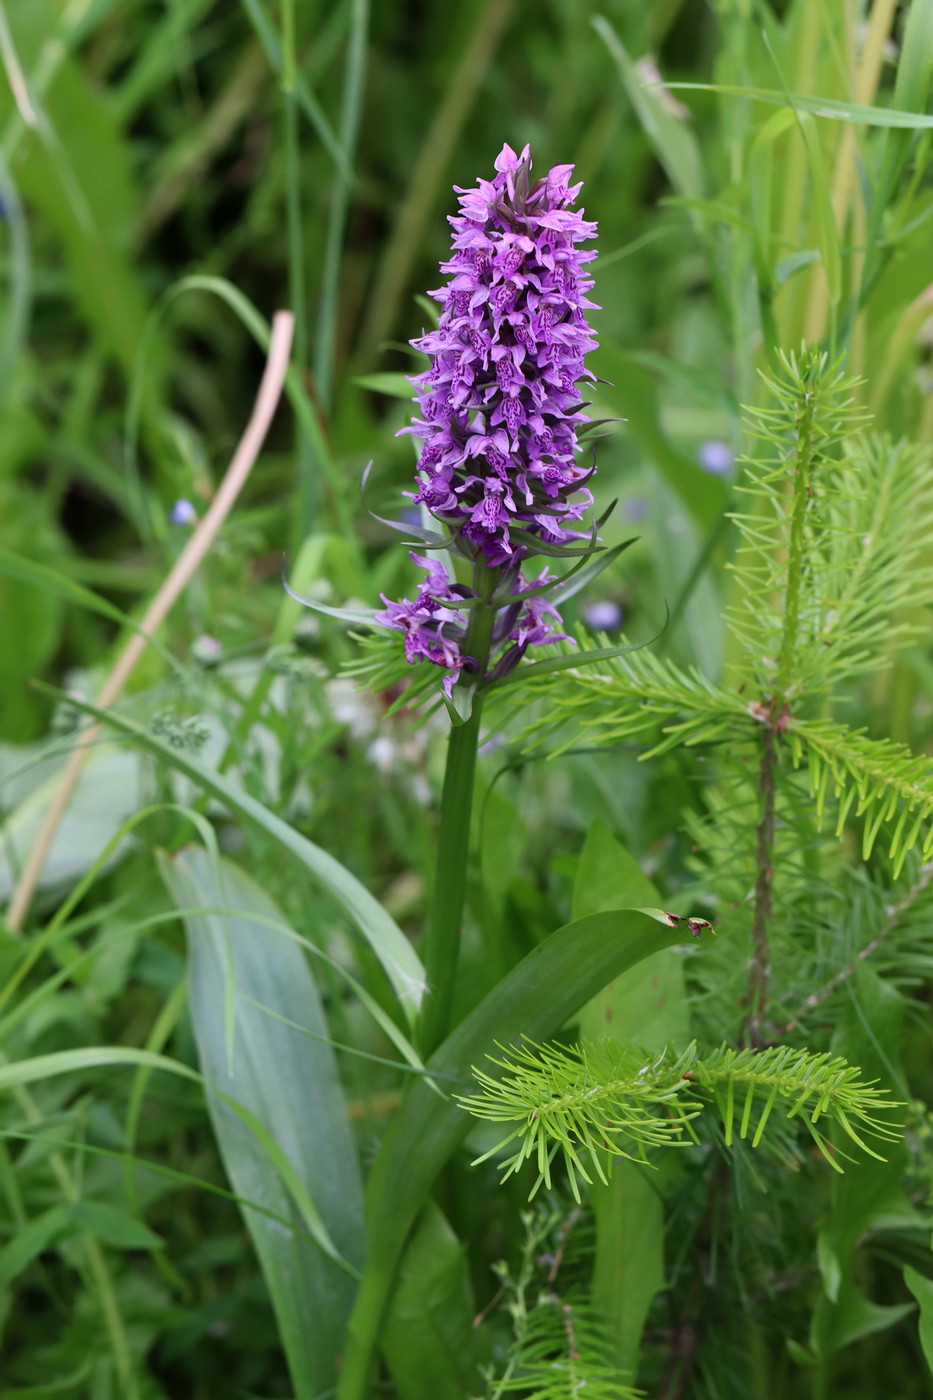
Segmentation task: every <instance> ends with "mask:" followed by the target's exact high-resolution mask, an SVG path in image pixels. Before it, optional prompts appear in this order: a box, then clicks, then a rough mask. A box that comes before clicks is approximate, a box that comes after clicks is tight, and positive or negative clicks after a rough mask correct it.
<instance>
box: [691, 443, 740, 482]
mask: <svg viewBox="0 0 933 1400" xmlns="http://www.w3.org/2000/svg"><path fill="white" fill-rule="evenodd" d="M734 460H735V458H734V457H733V456H732V448H731V447H730V446H729V444H728V443H727V442H717V441H716V439H715V438H713V439H712V440H711V441H710V442H704V443H702V444H701V445H700V451H699V453H698V454H697V461H698V462H699V464H700V466H701V467H702V468H703V470H704V471H705V472H709V473H710V475H711V476H728V475H729V472H731V470H732V463H733V462H734Z"/></svg>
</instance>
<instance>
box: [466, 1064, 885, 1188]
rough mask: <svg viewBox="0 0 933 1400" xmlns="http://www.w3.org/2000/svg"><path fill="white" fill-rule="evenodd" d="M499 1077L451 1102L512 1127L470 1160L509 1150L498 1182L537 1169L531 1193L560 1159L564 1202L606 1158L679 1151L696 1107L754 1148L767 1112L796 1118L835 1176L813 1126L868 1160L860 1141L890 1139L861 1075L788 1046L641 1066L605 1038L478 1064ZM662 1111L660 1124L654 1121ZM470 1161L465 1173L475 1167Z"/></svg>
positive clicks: (880, 1097)
mask: <svg viewBox="0 0 933 1400" xmlns="http://www.w3.org/2000/svg"><path fill="white" fill-rule="evenodd" d="M488 1058H489V1059H490V1060H491V1061H492V1063H493V1064H495V1065H497V1066H498V1067H499V1068H500V1069H503V1070H505V1071H506V1076H505V1077H504V1078H501V1079H497V1078H494V1077H493V1076H492V1075H490V1074H488V1073H487V1072H486V1071H485V1070H481V1069H476V1068H475V1067H474V1070H473V1074H474V1077H475V1078H476V1080H477V1083H478V1084H479V1086H480V1093H478V1094H474V1095H468V1096H465V1097H462V1098H461V1099H460V1100H459V1102H460V1105H461V1107H462V1108H464V1109H465V1110H466V1111H467V1112H468V1113H471V1114H472V1115H473V1116H474V1117H475V1118H480V1119H484V1120H486V1121H489V1122H496V1123H503V1124H506V1125H509V1124H511V1125H513V1126H512V1128H511V1131H510V1132H509V1133H508V1134H507V1135H506V1137H504V1138H503V1139H502V1140H501V1141H500V1142H499V1143H497V1144H496V1146H495V1147H492V1148H490V1150H489V1151H488V1152H485V1153H484V1154H483V1155H482V1156H481V1157H478V1158H477V1159H476V1163H478V1162H485V1161H487V1160H488V1158H490V1157H493V1156H495V1155H496V1154H498V1153H500V1152H501V1151H502V1149H503V1148H505V1147H508V1146H509V1145H510V1144H511V1143H513V1142H516V1140H517V1142H518V1147H517V1150H516V1151H514V1152H513V1153H512V1155H511V1156H510V1157H509V1158H508V1159H507V1160H506V1161H505V1162H504V1163H503V1164H502V1165H503V1170H504V1175H503V1180H506V1179H507V1178H508V1177H510V1176H512V1175H513V1174H514V1173H515V1172H517V1171H518V1170H519V1169H520V1168H521V1167H522V1166H523V1165H524V1163H525V1162H528V1161H532V1162H534V1163H535V1165H536V1166H537V1171H538V1175H537V1179H536V1181H535V1183H534V1186H533V1187H532V1191H531V1195H532V1196H534V1195H535V1193H536V1192H537V1191H538V1189H539V1188H540V1186H541V1185H542V1183H544V1185H546V1186H547V1187H548V1188H550V1186H551V1166H552V1163H553V1161H554V1158H555V1157H556V1156H557V1155H558V1154H560V1155H561V1156H562V1157H563V1160H564V1164H565V1167H566V1170H567V1175H568V1179H569V1182H570V1188H571V1191H572V1192H573V1195H574V1199H575V1200H577V1201H579V1200H580V1185H579V1179H580V1178H582V1179H583V1180H584V1181H585V1182H587V1183H588V1184H592V1177H591V1175H590V1172H591V1171H592V1172H593V1173H594V1174H595V1175H596V1176H597V1177H598V1178H599V1180H600V1181H603V1182H606V1181H607V1180H608V1175H607V1170H606V1168H607V1165H608V1163H609V1160H610V1159H611V1158H612V1157H628V1158H630V1159H635V1160H641V1161H647V1154H648V1151H649V1149H651V1148H658V1147H671V1146H687V1145H688V1144H689V1141H690V1139H691V1138H694V1137H695V1133H694V1130H693V1128H692V1126H691V1124H692V1120H693V1119H694V1118H695V1117H696V1116H697V1114H698V1113H699V1111H700V1109H701V1108H702V1106H703V1104H704V1103H711V1104H712V1105H713V1106H714V1107H715V1108H716V1110H717V1112H718V1113H719V1116H720V1117H721V1119H722V1123H723V1129H724V1133H725V1142H726V1145H727V1146H730V1145H731V1144H732V1142H733V1140H734V1136H735V1135H736V1133H737V1135H738V1136H739V1137H740V1138H747V1137H748V1136H749V1134H750V1133H751V1145H752V1147H757V1146H758V1145H759V1143H760V1142H761V1140H762V1136H763V1134H764V1131H765V1128H766V1126H767V1124H768V1121H769V1119H770V1118H771V1116H772V1114H773V1113H774V1112H775V1110H777V1112H778V1113H779V1115H780V1116H781V1118H782V1119H783V1120H784V1122H785V1123H786V1122H790V1121H791V1120H793V1119H795V1118H800V1119H801V1121H802V1122H803V1124H804V1125H805V1127H806V1129H807V1131H808V1132H809V1134H810V1136H811V1137H812V1138H813V1140H814V1142H815V1143H816V1145H817V1147H818V1148H819V1149H820V1151H821V1153H822V1154H823V1156H824V1157H825V1158H826V1160H827V1161H828V1162H829V1164H830V1165H831V1166H832V1167H833V1168H834V1170H836V1171H841V1170H842V1168H841V1166H840V1165H839V1162H838V1161H837V1160H836V1157H837V1155H844V1154H841V1153H839V1152H838V1149H837V1151H836V1153H834V1152H832V1151H831V1150H830V1149H829V1148H828V1146H827V1143H826V1139H825V1137H824V1135H823V1133H822V1132H821V1130H820V1127H818V1124H820V1123H821V1122H823V1121H826V1122H832V1123H836V1124H837V1125H838V1126H839V1127H840V1128H841V1129H842V1131H843V1132H844V1133H845V1134H847V1136H848V1137H849V1138H850V1139H851V1141H852V1142H854V1143H855V1144H856V1145H857V1146H858V1147H860V1148H861V1149H862V1150H863V1151H864V1152H867V1153H868V1154H869V1156H872V1157H877V1158H879V1160H883V1158H880V1155H879V1153H877V1152H876V1151H875V1150H874V1149H873V1148H872V1147H870V1146H869V1145H868V1143H867V1142H866V1141H865V1138H866V1137H874V1138H877V1139H878V1140H879V1141H881V1142H896V1141H898V1140H899V1139H900V1137H901V1132H900V1129H899V1128H898V1127H894V1126H892V1125H890V1124H889V1123H887V1122H885V1120H884V1119H882V1118H880V1117H879V1116H878V1114H879V1113H880V1112H882V1111H884V1110H889V1109H891V1108H893V1107H896V1106H897V1105H895V1104H894V1103H893V1102H892V1101H891V1100H890V1099H889V1098H888V1097H887V1094H886V1092H885V1091H884V1090H882V1089H876V1088H875V1087H874V1084H873V1083H867V1082H865V1081H863V1080H862V1079H860V1078H859V1075H860V1073H861V1071H860V1070H859V1069H858V1068H857V1067H856V1066H853V1065H849V1064H848V1063H847V1062H846V1061H845V1060H844V1059H841V1058H839V1057H833V1056H831V1055H829V1054H828V1053H823V1054H813V1053H811V1052H810V1051H809V1050H804V1049H797V1048H792V1047H790V1046H774V1047H771V1048H769V1049H766V1050H756V1049H753V1048H746V1049H744V1050H734V1049H732V1048H731V1047H729V1046H725V1045H724V1046H722V1047H720V1049H718V1050H716V1051H714V1052H713V1053H712V1054H711V1055H708V1056H705V1057H700V1058H698V1057H697V1055H696V1046H695V1045H690V1046H689V1047H688V1048H687V1050H686V1051H684V1053H683V1054H682V1055H679V1056H675V1055H673V1054H672V1053H671V1052H670V1051H664V1052H662V1054H660V1055H657V1056H654V1057H652V1058H646V1056H645V1055H644V1054H643V1053H639V1052H638V1051H637V1050H635V1049H633V1048H632V1047H628V1046H622V1045H620V1044H619V1043H618V1042H617V1041H613V1040H603V1041H600V1042H599V1043H598V1044H595V1045H594V1044H589V1043H586V1044H582V1045H579V1046H576V1047H567V1046H562V1045H535V1044H534V1043H533V1042H528V1043H527V1044H526V1045H524V1046H520V1047H513V1048H512V1049H511V1050H509V1051H508V1052H507V1053H506V1055H505V1057H504V1058H496V1057H495V1056H489V1057H488ZM661 1114H663V1115H664V1116H660V1115H661ZM476 1163H474V1165H476Z"/></svg>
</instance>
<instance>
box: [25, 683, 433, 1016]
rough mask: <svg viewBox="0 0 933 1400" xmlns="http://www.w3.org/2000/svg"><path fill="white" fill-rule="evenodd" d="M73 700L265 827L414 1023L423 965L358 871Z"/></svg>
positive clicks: (169, 752)
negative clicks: (319, 889)
mask: <svg viewBox="0 0 933 1400" xmlns="http://www.w3.org/2000/svg"><path fill="white" fill-rule="evenodd" d="M36 688H37V689H39V690H43V691H46V692H49V693H51V694H59V693H60V692H58V691H56V690H55V689H54V687H52V686H46V685H42V684H39V683H37V686H36ZM71 703H72V704H73V705H74V706H75V708H76V709H79V710H81V711H82V712H83V713H85V714H88V715H92V716H93V717H94V718H95V719H99V720H102V721H103V722H104V723H105V724H108V725H110V726H112V727H113V728H114V729H116V730H118V731H119V732H120V733H122V734H125V735H127V736H128V737H130V738H132V739H133V741H134V742H135V743H136V744H138V745H139V746H140V747H141V748H143V749H145V750H146V751H147V752H148V753H151V754H153V755H154V756H155V757H156V758H158V759H160V760H161V761H162V762H163V763H165V764H167V765H168V767H169V768H174V769H175V770H176V771H177V772H179V773H184V774H185V775H186V776H187V777H189V778H190V779H191V780H192V782H194V783H196V784H197V785H198V786H199V787H200V788H202V789H203V791H205V792H208V793H210V794H211V796H212V797H215V798H217V800H218V801H219V802H222V803H223V804H224V805H225V806H226V807H228V808H229V809H230V810H231V811H233V812H236V813H237V815H238V816H240V817H242V818H244V819H245V820H246V821H248V822H250V823H251V824H252V825H253V826H256V827H257V828H258V829H259V830H260V831H263V832H264V833H265V834H266V836H268V837H269V839H270V840H271V841H273V843H274V844H275V845H277V846H280V847H281V848H282V849H283V850H285V851H287V852H288V853H289V854H290V855H292V856H293V857H294V858H295V859H296V860H297V861H299V862H300V864H302V865H303V866H304V867H305V869H306V870H308V871H309V872H310V874H311V875H312V876H313V877H314V879H315V880H316V881H318V882H319V883H320V884H322V885H323V886H324V888H325V889H326V890H328V891H329V893H330V894H332V895H333V896H334V898H335V899H336V900H337V901H338V903H339V904H340V905H341V906H342V907H343V908H344V909H345V910H346V912H347V913H348V914H349V915H350V917H351V918H352V919H353V921H354V922H355V924H356V925H357V927H358V928H359V930H360V932H361V933H362V934H363V936H364V938H365V939H366V941H367V942H368V943H369V945H370V947H371V948H372V950H373V952H374V953H375V954H376V957H377V958H378V959H379V961H380V962H381V964H382V966H383V968H384V969H385V972H386V974H387V976H388V978H389V981H390V982H391V983H392V986H393V987H394V989H395V992H396V995H397V996H398V999H399V1002H400V1004H401V1006H402V1009H403V1011H404V1012H405V1015H406V1017H407V1018H408V1021H409V1024H412V1025H413V1024H414V1020H415V1017H416V1015H417V1011H418V1008H419V1006H420V1005H421V1000H422V997H423V996H424V987H425V977H424V967H423V966H422V963H421V960H420V958H419V957H418V954H417V953H416V952H415V950H414V948H413V947H412V945H411V944H410V943H409V941H408V939H407V938H406V937H405V935H404V934H403V933H402V930H401V929H400V928H399V926H398V924H397V923H396V922H395V920H394V919H393V918H392V916H391V915H390V914H388V913H387V912H386V910H385V909H383V907H382V905H381V904H380V903H379V902H378V900H375V899H374V898H373V896H372V895H371V894H370V893H369V891H368V890H367V889H366V887H365V886H364V885H362V884H360V882H359V880H357V878H356V876H355V875H351V873H350V871H349V870H347V869H346V867H345V866H343V865H341V864H340V862H339V861H337V860H335V859H334V857H333V856H331V855H328V853H327V852H326V851H324V850H322V849H321V847H320V846H316V845H315V844H314V842H313V841H309V840H308V838H307V837H306V836H302V835H301V833H300V832H297V831H295V830H294V828H293V827H290V826H289V825H288V823H287V822H284V821H282V819H281V817H277V816H276V815H275V813H274V812H270V811H269V809H268V808H267V807H264V806H263V805H262V803H261V802H257V801H256V799H255V798H253V797H250V796H249V794H248V793H246V792H244V791H243V790H242V789H241V788H239V787H238V786H237V784H236V783H234V782H232V781H231V780H230V779H228V778H224V777H222V776H221V775H220V774H219V773H215V772H213V771H212V770H211V769H209V768H205V767H204V765H203V764H201V763H199V762H198V761H197V760H196V759H193V758H191V757H190V756H189V755H187V754H185V753H183V752H181V750H179V749H173V748H172V747H171V745H170V744H165V743H163V742H162V740H161V739H158V738H156V736H155V735H154V734H151V733H150V732H149V731H148V730H147V729H144V728H143V727H142V726H141V725H139V724H135V723H134V722H133V721H132V720H129V719H127V718H126V716H125V715H122V714H117V713H115V712H114V711H112V710H99V709H97V707H96V706H94V705H88V704H87V702H86V701H83V700H77V699H75V700H72V702H71Z"/></svg>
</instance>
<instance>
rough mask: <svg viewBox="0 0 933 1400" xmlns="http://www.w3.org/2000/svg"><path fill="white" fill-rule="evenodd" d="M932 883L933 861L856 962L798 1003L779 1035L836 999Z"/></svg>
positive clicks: (896, 905) (860, 952) (860, 953)
mask: <svg viewBox="0 0 933 1400" xmlns="http://www.w3.org/2000/svg"><path fill="white" fill-rule="evenodd" d="M931 881H933V861H928V862H927V863H926V865H922V866H921V867H920V873H919V874H918V876H917V879H916V880H915V881H914V882H913V884H912V885H911V886H910V888H909V889H908V890H907V891H906V892H905V893H904V894H903V895H902V896H901V898H900V899H899V900H898V902H897V903H896V904H895V905H894V908H893V909H892V910H891V912H890V914H889V916H888V918H887V919H886V920H885V922H884V923H883V924H882V926H881V928H880V929H879V930H878V932H877V933H876V934H875V936H874V938H872V939H870V940H869V942H868V943H866V944H865V946H864V948H860V949H859V950H858V953H857V954H856V959H855V961H853V962H850V963H848V964H847V965H846V966H845V967H844V968H842V969H841V970H840V971H839V972H837V973H835V974H834V975H833V976H832V977H830V978H829V980H828V981H827V982H826V983H825V984H824V985H823V986H822V987H820V989H819V991H816V992H811V993H810V995H809V996H808V997H806V998H805V999H804V1000H803V1002H801V1004H800V1007H799V1009H798V1010H797V1012H796V1014H795V1015H794V1016H793V1018H792V1019H791V1020H790V1021H788V1022H787V1024H786V1025H785V1026H783V1027H782V1029H781V1032H780V1034H781V1035H790V1034H791V1032H792V1031H795V1030H796V1029H797V1027H798V1025H799V1024H800V1022H801V1021H802V1020H803V1019H804V1018H805V1017H806V1016H808V1015H810V1013H811V1012H813V1011H817V1010H819V1008H820V1007H821V1006H823V1005H824V1004H825V1003H826V1002H827V1001H829V999H830V997H832V996H834V995H835V993H836V992H837V991H838V990H839V988H840V987H842V986H843V985H844V984H845V983H846V982H847V981H848V980H849V978H850V977H854V976H855V973H856V971H857V968H858V965H859V962H867V961H868V959H869V958H870V957H872V956H873V955H874V954H875V953H877V951H878V949H879V948H881V947H882V946H883V945H884V944H885V943H886V942H887V940H888V939H889V938H890V936H891V934H892V933H893V932H894V931H895V929H897V928H898V927H899V926H900V924H901V923H902V922H903V920H904V917H905V915H906V914H908V913H909V911H910V910H911V909H912V908H913V906H914V905H915V904H916V902H917V900H918V899H919V898H920V897H921V895H923V894H924V893H925V892H926V890H927V889H928V888H929V886H930V883H931Z"/></svg>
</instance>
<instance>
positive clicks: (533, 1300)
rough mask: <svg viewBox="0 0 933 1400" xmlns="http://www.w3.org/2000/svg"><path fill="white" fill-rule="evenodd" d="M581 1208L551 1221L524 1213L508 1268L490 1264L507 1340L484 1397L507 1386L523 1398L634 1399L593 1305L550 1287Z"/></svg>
mask: <svg viewBox="0 0 933 1400" xmlns="http://www.w3.org/2000/svg"><path fill="white" fill-rule="evenodd" d="M582 1214H583V1212H582V1209H581V1207H580V1206H576V1207H575V1208H574V1209H573V1210H572V1211H571V1212H570V1213H569V1215H568V1216H567V1217H566V1218H565V1219H564V1220H563V1221H561V1222H560V1223H558V1219H559V1217H557V1216H556V1214H554V1213H553V1212H547V1213H541V1212H526V1214H525V1215H524V1216H523V1224H524V1226H525V1232H526V1237H525V1245H524V1248H523V1250H522V1255H521V1259H520V1262H519V1267H518V1269H517V1271H516V1273H515V1274H514V1275H513V1274H512V1272H511V1271H510V1269H509V1268H508V1266H507V1265H505V1264H498V1265H496V1266H495V1272H496V1274H497V1275H498V1277H499V1279H500V1280H501V1287H500V1295H501V1296H504V1297H505V1298H506V1304H505V1305H506V1307H507V1309H508V1311H509V1313H510V1314H511V1317H512V1327H513V1331H514V1341H513V1343H512V1346H511V1348H510V1350H509V1353H508V1356H507V1358H506V1362H505V1365H504V1367H503V1370H502V1372H501V1374H500V1375H498V1376H496V1375H495V1374H494V1373H492V1372H490V1373H487V1377H486V1379H487V1386H488V1389H487V1392H486V1400H501V1397H502V1396H503V1395H507V1394H512V1393H514V1392H515V1391H521V1392H522V1393H523V1394H524V1395H525V1397H526V1400H578V1397H579V1396H581V1395H586V1396H596V1397H597V1400H642V1398H643V1395H644V1392H643V1391H640V1390H634V1389H633V1388H632V1387H631V1386H629V1385H626V1384H625V1383H624V1381H623V1380H622V1378H621V1377H620V1375H619V1371H618V1368H617V1367H616V1366H615V1364H614V1361H613V1351H612V1339H611V1337H610V1336H609V1334H608V1331H607V1328H606V1326H605V1324H604V1323H603V1321H602V1319H601V1317H600V1316H599V1314H598V1313H597V1311H596V1310H595V1309H594V1308H593V1307H592V1306H591V1305H590V1304H589V1303H588V1302H587V1301H585V1300H583V1299H580V1298H579V1297H578V1296H577V1292H576V1290H574V1289H570V1290H569V1291H568V1292H566V1293H563V1292H559V1291H558V1274H559V1273H560V1270H561V1267H562V1265H563V1264H564V1256H565V1251H566V1249H567V1243H568V1240H569V1238H570V1236H571V1235H572V1234H573V1232H574V1231H575V1230H576V1229H577V1227H578V1225H579V1222H580V1219H581V1216H582ZM545 1271H546V1272H545ZM532 1295H534V1296H533V1297H532Z"/></svg>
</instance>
